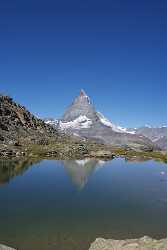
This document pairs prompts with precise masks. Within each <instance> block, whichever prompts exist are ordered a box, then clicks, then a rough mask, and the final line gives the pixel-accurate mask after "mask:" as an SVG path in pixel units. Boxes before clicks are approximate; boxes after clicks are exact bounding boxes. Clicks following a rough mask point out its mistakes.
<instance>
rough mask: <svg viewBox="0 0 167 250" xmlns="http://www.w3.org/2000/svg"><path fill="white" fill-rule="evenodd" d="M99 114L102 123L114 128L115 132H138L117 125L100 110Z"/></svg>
mask: <svg viewBox="0 0 167 250" xmlns="http://www.w3.org/2000/svg"><path fill="white" fill-rule="evenodd" d="M97 114H98V117H99V119H100V121H101V123H103V124H104V125H105V126H107V127H110V128H112V130H113V131H114V132H118V133H128V134H135V133H136V132H135V131H128V130H127V129H126V128H122V127H120V126H117V125H115V124H113V123H112V122H110V121H109V120H108V119H107V118H106V117H104V115H102V114H101V113H100V112H98V113H97Z"/></svg>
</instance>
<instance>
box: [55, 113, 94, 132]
mask: <svg viewBox="0 0 167 250" xmlns="http://www.w3.org/2000/svg"><path fill="white" fill-rule="evenodd" d="M91 125H92V121H91V119H89V118H88V117H87V116H86V115H80V116H79V117H78V118H76V119H74V120H73V121H69V122H63V121H60V122H59V123H58V127H59V128H60V129H61V130H66V129H70V128H71V129H83V128H90V126H91Z"/></svg>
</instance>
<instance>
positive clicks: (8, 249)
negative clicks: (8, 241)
mask: <svg viewBox="0 0 167 250" xmlns="http://www.w3.org/2000/svg"><path fill="white" fill-rule="evenodd" d="M0 250H15V249H14V248H11V247H7V246H5V245H0Z"/></svg>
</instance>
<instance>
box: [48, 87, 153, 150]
mask: <svg viewBox="0 0 167 250" xmlns="http://www.w3.org/2000/svg"><path fill="white" fill-rule="evenodd" d="M54 121H55V122H54ZM47 123H50V124H51V125H52V126H53V125H55V127H56V128H58V129H59V130H62V131H64V132H66V133H68V134H73V135H75V136H79V137H82V138H85V139H91V140H93V141H96V142H100V143H105V144H110V145H119V146H127V145H128V146H133V147H135V146H143V145H144V146H146V145H151V144H152V143H151V141H150V140H149V139H148V138H146V137H144V136H142V135H137V134H136V132H135V131H133V130H130V131H129V130H128V129H126V128H122V127H120V126H116V125H115V124H113V123H112V122H111V121H109V120H108V119H107V118H106V117H105V116H104V115H103V114H101V113H99V112H97V111H96V109H95V107H94V105H93V104H92V102H91V100H90V98H89V96H88V95H87V94H86V92H85V91H84V90H81V91H80V94H79V96H77V97H76V98H75V99H74V101H73V102H72V104H71V105H70V106H69V107H68V108H67V109H66V111H65V113H64V115H63V117H62V118H61V119H60V120H51V121H49V120H48V121H47Z"/></svg>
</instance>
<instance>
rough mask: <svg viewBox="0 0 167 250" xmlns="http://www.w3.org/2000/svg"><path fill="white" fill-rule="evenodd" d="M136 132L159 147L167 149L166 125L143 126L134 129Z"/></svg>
mask: <svg viewBox="0 0 167 250" xmlns="http://www.w3.org/2000/svg"><path fill="white" fill-rule="evenodd" d="M134 131H135V133H136V134H141V135H144V136H146V137H148V138H149V139H150V140H151V141H152V142H153V143H154V144H156V145H157V146H158V147H159V148H161V149H165V150H166V149H167V126H162V127H151V126H147V125H146V126H145V127H141V128H138V129H135V130H134Z"/></svg>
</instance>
